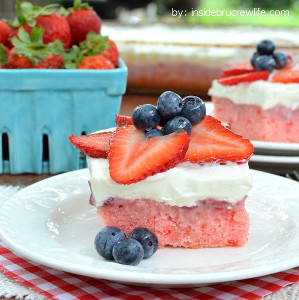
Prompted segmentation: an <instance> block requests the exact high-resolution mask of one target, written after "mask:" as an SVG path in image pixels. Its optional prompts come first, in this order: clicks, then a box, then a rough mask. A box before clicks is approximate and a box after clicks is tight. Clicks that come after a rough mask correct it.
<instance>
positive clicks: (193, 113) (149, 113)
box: [70, 91, 253, 248]
mask: <svg viewBox="0 0 299 300" xmlns="http://www.w3.org/2000/svg"><path fill="white" fill-rule="evenodd" d="M116 124H117V125H118V127H116V128H113V129H111V130H106V131H101V132H98V133H94V134H90V135H86V136H74V135H71V136H70V141H71V142H72V144H73V145H74V146H75V147H76V148H78V149H79V150H80V151H81V152H83V153H85V154H86V155H87V158H88V159H87V161H88V167H89V170H90V175H91V177H90V186H91V191H92V195H91V198H90V203H91V204H92V205H94V206H96V207H97V209H98V214H99V215H100V217H101V219H102V223H103V225H104V226H115V227H118V228H121V229H122V230H123V231H124V232H125V234H127V235H128V234H129V233H130V232H132V230H134V228H137V227H145V228H148V229H149V230H150V231H151V232H153V233H154V234H156V236H157V237H158V240H159V247H164V246H173V247H186V248H200V247H224V246H241V245H243V244H245V243H246V241H247V239H248V229H249V218H248V214H247V212H246V210H245V201H246V197H247V192H248V191H249V190H250V189H251V187H252V185H251V177H250V173H249V168H248V163H247V161H248V159H249V158H250V156H251V155H252V153H253V146H252V144H251V143H250V141H249V140H246V139H243V138H242V137H241V136H239V135H236V134H235V133H233V132H232V131H231V130H229V129H228V128H226V127H225V126H223V125H222V124H221V122H220V121H218V120H217V119H215V118H214V117H212V116H208V115H206V110H205V104H204V102H203V101H202V100H201V99H200V98H198V97H196V96H188V97H185V98H184V99H182V98H181V97H180V96H179V95H177V94H176V93H174V92H170V91H168V92H164V93H163V94H162V95H161V96H160V97H159V99H158V103H157V107H155V106H153V105H149V104H145V105H140V106H138V107H136V108H135V110H134V111H133V114H132V117H125V116H117V117H116Z"/></svg>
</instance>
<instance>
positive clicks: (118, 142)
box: [108, 125, 190, 184]
mask: <svg viewBox="0 0 299 300" xmlns="http://www.w3.org/2000/svg"><path fill="white" fill-rule="evenodd" d="M189 141H190V137H189V135H188V133H187V132H186V131H185V130H181V131H178V132H174V133H172V134H169V135H165V136H156V137H152V138H150V139H149V138H147V137H146V136H145V134H144V132H143V131H140V130H138V129H136V128H135V127H134V126H133V125H128V126H124V127H117V128H116V130H115V132H114V133H113V136H112V138H111V140H110V148H109V154H108V160H109V172H110V176H111V178H112V179H113V180H114V181H115V182H117V183H120V184H131V183H135V182H138V181H141V180H144V179H145V178H147V177H148V176H151V175H154V174H157V173H160V172H165V171H167V170H169V169H171V168H174V167H175V166H176V165H177V164H178V163H179V162H180V161H181V160H182V159H183V157H184V156H185V153H186V151H187V149H188V145H189Z"/></svg>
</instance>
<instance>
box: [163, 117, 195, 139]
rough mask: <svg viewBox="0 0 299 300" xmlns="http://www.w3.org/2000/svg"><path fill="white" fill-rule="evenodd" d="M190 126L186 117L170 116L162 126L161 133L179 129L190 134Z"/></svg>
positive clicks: (165, 133)
mask: <svg viewBox="0 0 299 300" xmlns="http://www.w3.org/2000/svg"><path fill="white" fill-rule="evenodd" d="M191 128H192V125H191V123H190V121H189V120H188V119H186V118H184V117H181V116H177V117H174V118H172V119H171V120H170V121H168V122H167V123H166V124H165V126H164V127H163V134H164V135H167V134H170V133H172V132H175V131H178V130H181V129H183V130H185V131H187V132H188V133H189V134H190V133H191Z"/></svg>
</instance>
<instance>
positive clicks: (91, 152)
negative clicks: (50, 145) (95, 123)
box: [69, 132, 112, 158]
mask: <svg viewBox="0 0 299 300" xmlns="http://www.w3.org/2000/svg"><path fill="white" fill-rule="evenodd" d="M111 137H112V132H99V133H93V134H89V135H81V136H75V135H73V134H72V135H70V136H69V140H70V142H71V143H72V144H73V145H74V146H75V147H76V148H77V149H78V150H79V151H80V152H82V153H84V154H86V155H88V156H90V157H94V158H107V157H108V150H109V140H110V138H111Z"/></svg>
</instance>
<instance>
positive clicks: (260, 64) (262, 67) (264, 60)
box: [254, 54, 276, 72]
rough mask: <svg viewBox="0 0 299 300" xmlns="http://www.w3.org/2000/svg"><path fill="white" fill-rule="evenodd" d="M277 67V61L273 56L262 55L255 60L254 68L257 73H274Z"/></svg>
mask: <svg viewBox="0 0 299 300" xmlns="http://www.w3.org/2000/svg"><path fill="white" fill-rule="evenodd" d="M275 66H276V61H275V59H274V58H273V56H272V55H266V54H262V55H259V56H258V57H257V58H256V59H255V60H254V67H255V68H256V70H257V71H269V72H271V71H273V70H274V68H275Z"/></svg>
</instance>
